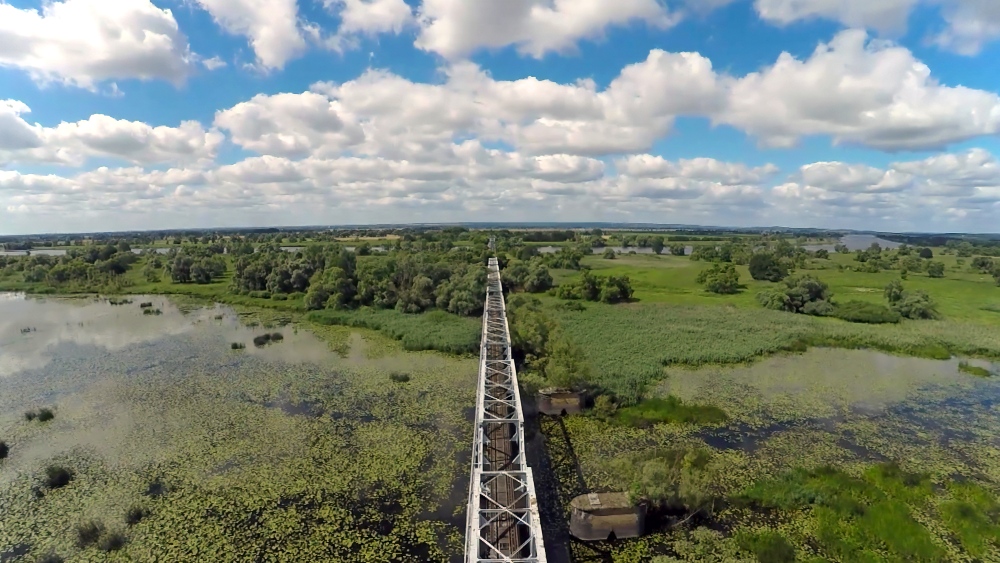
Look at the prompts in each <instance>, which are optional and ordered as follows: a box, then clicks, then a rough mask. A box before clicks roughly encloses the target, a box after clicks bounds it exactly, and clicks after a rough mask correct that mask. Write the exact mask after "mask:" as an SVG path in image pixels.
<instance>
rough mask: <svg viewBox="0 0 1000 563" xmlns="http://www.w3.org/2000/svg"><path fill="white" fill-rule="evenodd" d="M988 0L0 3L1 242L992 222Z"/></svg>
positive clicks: (998, 213)
mask: <svg viewBox="0 0 1000 563" xmlns="http://www.w3.org/2000/svg"><path fill="white" fill-rule="evenodd" d="M998 92H1000V3H998V2H996V1H995V0H676V1H663V0H419V1H418V0H406V1H405V2H404V0H325V1H324V0H298V1H296V0H152V1H150V0H62V1H53V2H39V1H36V0H6V1H5V0H0V233H4V234H10V233H21V232H51V231H76V230H85V231H90V230H117V229H136V228H173V227H207V226H242V225H254V226H260V225H275V224H280V225H294V224H325V223H330V224H344V223H352V224H356V223H386V222H432V221H480V220H510V221H522V220H523V221H548V220H551V221H594V220H606V221H636V222H647V221H653V222H662V223H702V224H728V225H736V226H752V225H787V226H798V227H806V226H816V227H830V228H860V229H876V230H921V231H924V230H926V231H973V232H986V231H994V232H995V231H998V230H1000V229H998V228H997V226H996V225H997V223H998V221H997V220H998V218H1000V163H998V161H997V160H996V157H995V155H1000V145H998V142H997V133H998V132H1000V95H998Z"/></svg>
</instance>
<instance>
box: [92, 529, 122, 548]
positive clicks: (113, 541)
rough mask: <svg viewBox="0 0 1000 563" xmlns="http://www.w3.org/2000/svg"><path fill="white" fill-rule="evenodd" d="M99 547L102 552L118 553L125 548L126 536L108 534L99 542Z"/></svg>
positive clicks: (115, 533)
mask: <svg viewBox="0 0 1000 563" xmlns="http://www.w3.org/2000/svg"><path fill="white" fill-rule="evenodd" d="M97 547H98V549H100V550H101V551H107V552H111V551H118V550H119V549H121V548H123V547H125V534H123V533H121V532H108V533H107V534H104V535H103V536H101V539H99V540H97Z"/></svg>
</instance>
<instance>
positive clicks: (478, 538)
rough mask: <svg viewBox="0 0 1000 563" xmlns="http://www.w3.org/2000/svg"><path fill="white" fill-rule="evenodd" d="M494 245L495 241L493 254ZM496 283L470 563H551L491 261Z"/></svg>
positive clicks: (479, 402) (479, 407)
mask: <svg viewBox="0 0 1000 563" xmlns="http://www.w3.org/2000/svg"><path fill="white" fill-rule="evenodd" d="M493 245H494V243H493V241H492V240H491V241H490V247H491V249H492V247H493ZM488 278H489V280H488V282H487V289H486V305H485V309H484V311H483V339H482V347H481V349H480V355H479V388H478V392H477V394H476V427H475V434H474V438H473V452H472V475H471V480H470V482H469V506H468V517H467V522H466V542H465V561H466V563H545V561H546V560H545V542H544V541H543V539H542V529H541V521H540V520H539V517H538V501H537V497H536V496H535V485H534V480H533V477H532V474H531V468H529V467H528V463H527V461H526V459H525V455H524V414H523V413H522V411H521V399H520V396H519V394H518V388H517V373H516V371H515V369H514V361H513V359H512V358H511V348H510V331H509V329H508V326H507V308H506V305H505V303H504V298H503V286H502V285H501V283H500V268H499V264H498V263H497V259H496V258H490V261H489V270H488Z"/></svg>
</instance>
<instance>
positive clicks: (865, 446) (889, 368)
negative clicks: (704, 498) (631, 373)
mask: <svg viewBox="0 0 1000 563" xmlns="http://www.w3.org/2000/svg"><path fill="white" fill-rule="evenodd" d="M959 361H960V360H959V359H952V360H946V361H941V360H926V359H920V358H905V357H899V356H892V355H888V354H883V353H880V352H874V351H867V350H835V349H823V348H820V349H812V350H810V351H809V352H807V353H805V354H800V355H788V356H776V357H772V358H768V359H765V360H763V361H760V362H758V363H755V364H753V365H750V366H742V367H729V368H720V367H714V368H703V369H697V370H685V369H670V370H668V372H667V374H668V375H667V379H666V380H664V381H663V382H661V384H660V385H659V386H658V388H657V392H659V393H663V394H674V395H677V396H679V397H681V398H682V399H684V400H686V401H691V402H701V403H711V404H715V405H720V406H722V407H723V408H724V409H725V410H726V411H727V412H728V413H729V414H730V416H731V417H732V419H733V420H732V422H731V423H730V424H728V425H725V426H723V427H721V428H706V429H703V430H700V431H698V433H697V436H698V437H699V438H701V439H702V440H703V441H704V442H705V443H706V444H708V445H710V446H712V447H714V448H717V449H724V450H730V449H739V450H742V451H746V452H750V453H753V452H760V451H766V452H768V453H767V454H764V455H773V452H770V451H768V450H767V448H768V447H770V446H773V447H780V444H782V443H783V442H790V441H794V440H795V436H812V437H813V439H815V440H820V441H827V442H829V444H828V445H830V446H831V452H835V451H837V450H838V449H839V450H846V452H845V454H850V455H855V456H858V457H861V458H863V459H866V460H885V459H900V456H901V455H904V452H906V454H908V455H916V456H919V457H923V458H926V459H929V460H936V462H937V463H940V464H953V465H954V466H955V467H962V468H963V469H964V471H966V472H976V471H983V470H984V469H989V466H990V462H989V460H990V459H991V457H992V456H993V455H995V454H996V453H1000V450H998V449H997V448H996V442H997V440H998V439H1000V419H998V418H997V417H996V416H995V414H994V405H995V404H998V402H1000V378H980V377H975V376H971V375H969V374H965V373H962V372H960V371H959V370H958V363H959ZM969 361H970V363H973V364H975V365H979V366H982V367H986V368H987V369H991V370H993V371H994V372H995V373H1000V364H991V363H989V362H985V361H981V360H969ZM817 447H818V446H817ZM970 452H971V453H970ZM830 455H833V454H832V453H831V454H830ZM989 470H992V469H989Z"/></svg>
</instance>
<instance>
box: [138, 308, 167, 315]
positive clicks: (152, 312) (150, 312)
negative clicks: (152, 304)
mask: <svg viewBox="0 0 1000 563" xmlns="http://www.w3.org/2000/svg"><path fill="white" fill-rule="evenodd" d="M142 314H143V315H162V314H163V311H161V310H159V309H143V310H142Z"/></svg>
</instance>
